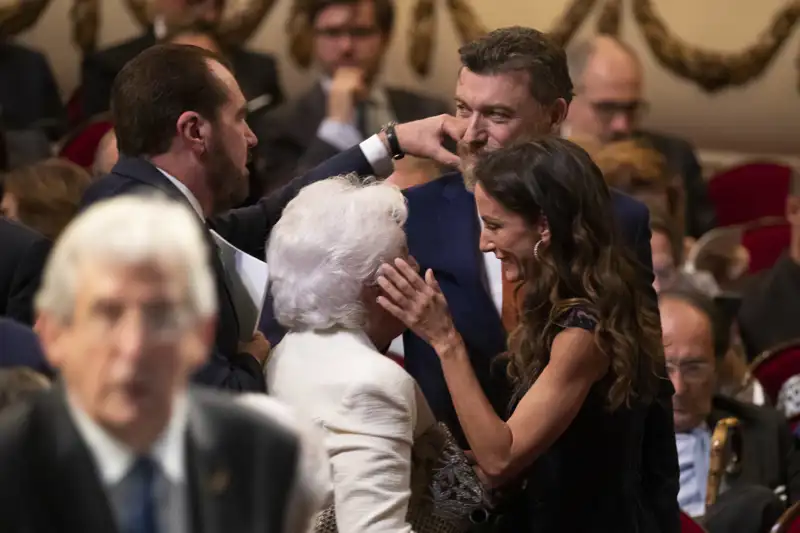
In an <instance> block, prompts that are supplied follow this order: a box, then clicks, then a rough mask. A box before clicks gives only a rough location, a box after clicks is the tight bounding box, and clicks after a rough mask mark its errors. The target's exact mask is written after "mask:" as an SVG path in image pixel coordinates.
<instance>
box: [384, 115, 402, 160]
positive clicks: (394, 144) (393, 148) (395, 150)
mask: <svg viewBox="0 0 800 533" xmlns="http://www.w3.org/2000/svg"><path fill="white" fill-rule="evenodd" d="M396 126H397V122H390V123H388V124H387V125H385V126H384V127H383V133H384V135H386V142H387V143H388V144H389V152H390V153H391V155H392V159H394V160H397V159H403V157H405V155H406V153H405V152H404V151H403V149H402V148H400V141H399V140H397V131H396V130H395V127H396Z"/></svg>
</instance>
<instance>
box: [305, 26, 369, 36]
mask: <svg viewBox="0 0 800 533" xmlns="http://www.w3.org/2000/svg"><path fill="white" fill-rule="evenodd" d="M378 32H379V30H378V28H377V27H375V26H354V27H351V28H315V29H314V33H315V34H316V35H317V37H324V38H326V39H341V38H342V37H350V38H352V39H367V38H369V37H373V36H375V35H377V34H378Z"/></svg>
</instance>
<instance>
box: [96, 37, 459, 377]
mask: <svg viewBox="0 0 800 533" xmlns="http://www.w3.org/2000/svg"><path fill="white" fill-rule="evenodd" d="M112 113H113V119H114V125H115V132H116V136H117V146H118V148H119V152H120V154H121V155H120V160H119V161H118V162H117V164H116V165H115V166H114V168H113V170H112V171H111V173H110V174H108V175H107V176H104V177H102V178H100V179H99V180H98V181H96V182H95V183H94V184H93V185H92V186H91V187H90V188H89V189H88V190H87V191H86V193H85V195H84V198H83V204H84V205H88V204H91V203H94V202H97V201H99V200H102V199H105V198H110V197H114V196H118V195H121V194H128V193H135V192H141V191H145V192H147V191H150V192H156V193H158V192H160V193H163V194H166V195H167V196H168V197H170V198H173V199H175V200H178V201H181V202H184V203H186V204H187V205H189V206H191V207H192V208H193V209H194V211H195V212H196V213H197V214H198V216H199V217H200V219H201V220H204V223H205V226H206V231H205V232H204V235H205V237H206V239H207V240H208V242H209V245H210V247H211V249H212V250H214V251H216V250H217V248H216V245H215V244H214V240H213V236H212V234H211V231H212V230H213V231H214V232H216V233H217V234H219V235H220V236H221V237H222V238H223V239H225V240H227V241H228V242H229V243H231V244H233V245H234V246H235V247H237V248H238V249H240V250H242V251H244V252H245V253H248V254H250V255H252V256H254V257H257V258H259V259H262V260H263V258H264V255H265V250H264V248H265V243H266V241H267V237H268V236H269V232H270V229H271V228H272V226H273V225H274V224H275V223H276V222H277V221H278V219H279V218H280V215H281V212H282V211H283V207H284V206H285V205H286V204H287V203H288V202H289V201H290V200H291V199H292V198H293V197H294V196H295V195H296V194H297V192H298V191H299V190H300V189H301V188H302V187H304V186H305V185H308V184H309V183H312V182H314V181H318V180H320V179H325V178H327V177H329V176H335V175H339V174H346V173H350V172H355V173H356V174H359V175H362V176H364V175H371V174H375V175H379V176H386V175H388V174H389V173H390V172H391V168H392V165H391V157H392V156H395V157H401V156H402V154H403V153H404V152H405V153H409V154H411V155H417V156H420V157H429V158H433V159H437V160H439V161H440V162H442V163H443V164H454V163H457V161H458V158H457V157H456V156H455V155H454V154H452V153H450V152H448V151H447V150H445V149H444V148H443V147H442V146H441V142H442V137H443V136H444V135H445V134H447V135H450V136H453V137H460V136H461V135H462V134H463V131H464V130H463V127H460V126H459V125H458V124H459V123H460V122H462V121H458V120H456V119H454V118H453V117H447V116H439V117H432V118H429V119H425V120H421V121H418V122H412V123H408V124H400V125H391V124H390V125H388V126H387V127H386V128H385V131H384V132H382V133H381V134H379V135H374V136H372V137H370V138H369V139H367V140H365V141H364V142H363V143H361V144H360V145H358V146H355V147H353V148H352V149H350V150H348V151H346V152H343V153H342V154H339V155H338V156H337V157H335V158H333V159H331V160H330V161H328V162H326V163H324V164H322V165H320V166H319V167H317V168H315V169H314V170H311V171H310V172H308V173H307V174H305V175H303V176H300V177H298V178H296V179H295V180H294V181H292V182H291V183H289V184H287V185H286V186H285V187H284V188H282V189H281V190H279V191H277V192H276V193H275V194H273V195H271V196H269V197H266V198H264V199H262V200H260V201H259V202H258V203H257V204H256V205H254V206H251V207H247V208H242V209H235V210H230V209H231V208H232V207H233V206H236V205H239V203H240V202H241V201H242V200H243V199H244V198H245V196H246V195H247V188H248V179H247V177H248V173H247V161H248V155H249V152H250V150H251V149H252V148H253V147H254V146H255V144H256V142H257V140H256V137H255V135H254V134H253V132H252V131H251V130H250V128H249V126H248V125H247V122H246V121H245V118H246V115H247V102H246V101H245V98H244V96H243V95H242V91H241V90H240V88H239V85H238V84H237V82H236V80H235V79H234V77H233V74H232V72H231V70H230V67H229V66H228V64H227V63H226V62H225V60H224V59H222V58H221V57H219V56H217V55H215V54H214V53H212V52H210V51H207V50H203V49H201V48H197V47H193V46H186V45H175V44H168V45H157V46H154V47H152V48H149V49H148V50H146V51H145V52H142V54H140V55H139V56H137V57H136V58H135V59H134V60H133V61H131V62H130V63H128V64H127V65H126V66H125V68H123V69H122V71H121V72H120V74H119V76H117V78H116V80H115V82H114V87H113V90H112ZM211 262H212V266H213V270H214V274H215V280H216V285H217V298H218V300H219V308H220V309H219V318H218V323H217V337H216V346H215V351H214V353H213V354H212V359H211V362H210V363H209V364H207V365H206V366H205V367H204V368H203V369H202V370H200V372H199V373H198V374H197V375H196V378H197V380H198V381H199V382H201V383H204V384H207V385H212V386H217V387H223V388H229V389H236V390H252V391H263V390H264V388H265V385H264V379H263V373H262V365H263V363H264V362H265V360H266V358H267V355H268V352H269V343H268V342H267V341H266V339H264V337H263V336H261V335H260V334H257V335H256V336H255V337H254V338H253V339H252V341H251V342H248V343H244V344H240V343H239V339H240V324H239V320H238V317H237V315H236V310H235V307H234V305H233V300H232V298H231V293H230V291H229V286H228V283H227V282H226V273H225V271H224V269H223V265H222V262H221V260H220V257H219V254H218V253H213V254H212V257H211ZM246 333H247V335H249V333H250V332H246Z"/></svg>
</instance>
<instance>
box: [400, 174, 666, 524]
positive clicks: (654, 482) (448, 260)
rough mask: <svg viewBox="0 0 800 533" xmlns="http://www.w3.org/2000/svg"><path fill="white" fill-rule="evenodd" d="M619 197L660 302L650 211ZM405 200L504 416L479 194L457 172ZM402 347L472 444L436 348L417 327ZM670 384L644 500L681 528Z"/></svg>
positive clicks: (422, 248) (427, 261)
mask: <svg viewBox="0 0 800 533" xmlns="http://www.w3.org/2000/svg"><path fill="white" fill-rule="evenodd" d="M612 196H613V201H614V209H615V212H616V214H617V217H618V223H619V227H620V229H621V231H622V235H623V237H624V239H625V241H626V242H627V244H628V245H629V246H630V247H631V248H632V249H633V250H634V251H635V252H636V258H637V259H638V261H639V263H641V266H642V268H641V271H642V280H641V282H642V287H643V290H647V291H648V293H649V294H650V295H651V302H652V305H654V306H655V305H656V300H655V293H654V292H653V291H652V280H653V274H652V257H651V252H650V227H649V214H648V210H647V208H646V207H645V206H644V205H643V204H641V203H640V202H638V201H636V200H634V199H633V198H630V197H629V196H626V195H623V194H621V193H619V192H616V191H612ZM406 197H407V198H408V207H409V216H408V222H407V223H406V232H407V234H408V247H409V251H410V253H411V255H413V256H414V257H415V258H416V259H417V261H418V262H419V264H420V267H421V269H422V271H425V270H426V269H428V268H430V269H432V270H433V272H434V274H435V275H436V279H437V281H438V282H439V285H440V286H441V288H442V292H444V295H445V297H446V298H447V301H448V304H449V306H450V311H451V313H452V314H453V320H454V322H455V325H456V328H457V329H458V331H459V333H460V334H461V336H462V337H463V339H464V343H465V344H466V346H467V351H468V353H469V356H470V360H471V362H472V367H473V369H474V370H475V373H476V375H477V377H478V380H479V381H480V383H481V385H482V387H483V389H484V391H485V392H486V394H487V396H488V397H489V399H490V401H491V402H492V404H493V405H494V407H495V409H496V411H497V413H498V414H499V415H500V416H503V417H504V418H505V415H506V414H507V408H508V391H507V390H506V388H507V385H506V383H505V379H504V378H505V376H504V374H503V372H504V370H503V369H502V368H499V367H497V366H496V365H495V366H494V367H493V361H495V358H496V356H497V355H498V354H500V353H502V352H503V351H505V348H506V332H505V330H504V328H503V325H502V321H501V318H500V316H499V314H498V312H497V309H496V307H495V305H494V302H493V301H492V299H491V296H490V295H489V293H488V292H487V290H486V288H485V284H484V281H483V275H484V274H483V257H482V254H481V253H480V251H479V249H478V240H479V237H480V224H479V221H478V217H477V212H476V207H475V199H474V197H473V195H472V194H471V193H470V192H468V191H467V190H466V188H465V187H464V183H463V179H462V177H461V175H460V174H458V173H453V174H448V175H445V176H443V177H442V178H439V179H438V180H436V181H433V182H430V183H427V184H425V185H421V186H418V187H414V188H411V189H408V190H407V191H406ZM403 344H404V352H405V367H406V370H408V372H409V373H410V374H411V375H412V376H414V378H416V380H417V381H418V382H419V384H420V387H421V388H422V391H423V393H424V394H425V397H426V398H427V400H428V403H430V405H431V408H432V409H433V412H434V414H435V415H436V417H437V419H438V420H440V421H443V422H446V423H447V424H448V425H449V426H450V427H451V428H452V429H453V430H454V434H455V435H457V438H459V439H460V440H461V443H462V445H463V444H466V441H465V439H464V438H463V433H462V431H461V428H460V425H459V423H458V418H457V416H456V413H455V409H454V408H453V404H452V400H451V398H450V393H449V391H448V389H447V384H446V383H445V380H444V375H443V373H442V369H441V364H440V362H439V359H438V357H437V355H436V353H435V352H434V351H433V349H432V348H431V347H430V346H429V345H428V344H427V343H425V342H424V341H423V340H422V339H420V338H419V337H417V336H415V335H414V334H413V333H411V332H407V333H406V334H405V335H404V338H403ZM663 383H664V386H663V387H662V391H661V394H660V396H659V401H656V402H653V404H652V405H651V407H650V408H649V410H648V415H647V416H648V418H647V422H646V427H645V437H644V439H645V440H644V443H643V447H642V448H643V449H642V453H643V457H642V486H643V487H644V488H646V490H644V491H643V497H644V499H645V501H646V502H647V503H648V505H649V508H650V509H651V510H653V512H654V515H655V516H656V517H658V519H659V522H660V523H661V524H663V531H665V532H674V533H677V532H678V531H679V530H680V524H679V522H678V505H677V496H678V484H679V483H678V459H677V451H676V449H675V434H674V427H673V419H672V403H671V397H672V393H673V389H672V386H671V384H670V382H669V380H667V379H666V372H664V381H663ZM599 490H602V489H599Z"/></svg>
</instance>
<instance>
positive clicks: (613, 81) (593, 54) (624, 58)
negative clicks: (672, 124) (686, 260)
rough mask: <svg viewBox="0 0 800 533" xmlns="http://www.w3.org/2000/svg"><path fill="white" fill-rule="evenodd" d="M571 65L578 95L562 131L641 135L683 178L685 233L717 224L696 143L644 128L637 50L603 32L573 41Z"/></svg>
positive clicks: (601, 137) (607, 136)
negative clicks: (642, 124) (589, 37)
mask: <svg viewBox="0 0 800 533" xmlns="http://www.w3.org/2000/svg"><path fill="white" fill-rule="evenodd" d="M569 68H570V76H571V77H572V80H573V82H574V83H575V99H574V101H573V103H572V105H571V106H570V112H569V115H568V116H567V120H566V122H565V124H564V127H563V128H562V133H563V134H564V135H566V136H568V137H570V136H574V137H576V138H577V137H589V138H591V139H594V140H597V141H600V142H607V141H609V140H615V139H621V138H626V137H636V138H640V139H642V140H643V141H645V142H647V143H649V144H650V145H651V146H652V147H653V148H655V149H656V150H658V151H659V152H660V153H661V154H662V155H663V156H664V159H665V161H666V164H667V167H668V168H669V170H670V171H671V172H672V174H673V175H675V176H676V177H679V178H680V183H681V185H682V187H683V192H684V198H685V201H686V206H685V208H686V209H685V212H686V228H685V229H686V235H687V236H690V237H694V238H698V237H700V236H701V235H702V234H703V233H705V232H706V231H708V230H710V229H712V228H713V227H714V226H715V224H716V222H715V215H714V208H713V206H712V205H711V202H710V200H709V199H708V192H707V190H706V184H705V181H704V179H703V174H702V169H701V167H700V164H699V163H698V161H697V157H696V156H695V154H694V150H693V149H692V146H691V144H689V143H688V142H687V141H685V140H684V139H680V138H678V137H674V136H671V135H665V134H662V133H655V132H650V131H643V130H641V129H640V128H639V120H640V118H641V117H642V115H643V113H644V112H645V111H646V107H647V104H646V102H645V101H644V100H643V99H642V91H643V80H642V67H641V64H640V62H639V59H638V57H637V55H636V52H635V51H634V50H633V49H632V48H631V47H630V46H628V45H627V44H625V43H623V42H621V41H619V40H617V39H615V38H614V37H611V36H607V35H601V36H598V37H595V38H593V39H592V40H591V41H587V42H580V43H574V44H571V45H570V53H569Z"/></svg>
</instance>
